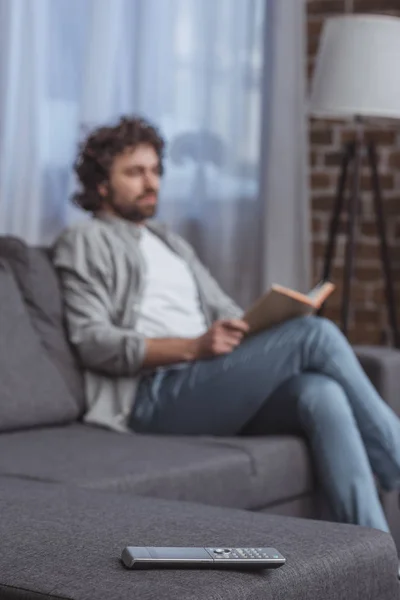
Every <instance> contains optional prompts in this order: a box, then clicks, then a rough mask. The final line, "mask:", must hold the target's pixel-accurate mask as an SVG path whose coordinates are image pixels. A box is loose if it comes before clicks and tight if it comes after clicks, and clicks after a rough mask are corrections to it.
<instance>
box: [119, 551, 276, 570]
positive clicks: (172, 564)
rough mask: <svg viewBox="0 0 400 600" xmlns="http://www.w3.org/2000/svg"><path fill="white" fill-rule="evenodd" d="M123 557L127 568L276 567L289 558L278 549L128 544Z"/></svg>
mask: <svg viewBox="0 0 400 600" xmlns="http://www.w3.org/2000/svg"><path fill="white" fill-rule="evenodd" d="M121 560H122V562H123V564H124V565H125V567H126V568H127V569H152V568H153V569H160V568H172V569H182V568H187V569H198V568H217V569H221V568H222V569H276V568H277V567H282V566H283V565H284V564H285V562H286V559H285V558H284V557H283V556H282V554H280V553H279V552H278V551H277V550H275V548H190V547H189V548H177V547H171V546H170V547H161V548H155V547H140V546H127V547H126V548H124V550H123V551H122V556H121Z"/></svg>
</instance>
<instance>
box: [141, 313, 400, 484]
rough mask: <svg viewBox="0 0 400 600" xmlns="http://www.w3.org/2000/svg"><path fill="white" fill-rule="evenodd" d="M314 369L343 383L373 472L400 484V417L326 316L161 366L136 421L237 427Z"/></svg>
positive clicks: (201, 430)
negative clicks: (217, 353) (221, 352)
mask: <svg viewBox="0 0 400 600" xmlns="http://www.w3.org/2000/svg"><path fill="white" fill-rule="evenodd" d="M308 371H312V372H315V373H319V374H321V375H326V376H327V377H329V378H331V379H333V380H334V381H336V382H337V383H338V384H339V385H340V386H341V388H342V389H343V391H344V393H345V394H346V396H347V398H348V401H349V404H350V407H351V409H352V412H353V415H354V418H355V421H356V423H357V425H358V428H359V430H360V433H361V436H362V438H363V440H364V444H365V446H366V449H367V453H368V457H369V460H370V462H371V465H372V468H373V470H374V472H375V474H376V475H377V476H378V478H379V479H380V482H381V483H382V485H384V486H385V487H386V488H389V489H390V488H393V489H394V488H396V487H400V420H399V419H398V417H397V416H396V415H395V413H394V412H393V411H392V410H391V409H390V408H389V407H388V406H387V405H386V404H385V403H384V402H383V400H382V399H381V398H380V396H379V395H378V393H377V392H376V390H375V388H374V387H373V385H372V384H371V383H370V381H369V379H368V378H367V376H366V375H365V373H364V371H363V369H362V367H361V365H360V364H359V362H358V360H357V358H356V356H355V354H354V352H353V350H352V349H351V347H350V345H349V344H348V342H347V340H346V338H345V337H344V336H343V335H342V334H341V332H340V331H339V329H338V328H337V327H336V326H335V325H334V324H333V323H331V322H330V321H328V320H326V319H320V318H317V317H306V318H300V319H294V320H291V321H287V322H286V323H284V324H283V325H280V326H278V327H274V328H272V329H271V330H268V331H266V332H263V333H261V334H259V335H257V336H254V337H251V338H248V339H246V340H245V341H244V342H243V343H242V344H241V345H240V346H239V347H238V348H237V349H236V350H235V351H234V352H232V353H231V354H229V355H227V356H223V357H219V358H215V359H212V360H208V361H198V362H195V363H193V364H191V365H189V366H187V367H185V368H183V369H179V370H176V371H175V370H173V369H172V370H169V371H167V372H160V373H158V374H157V375H156V376H155V377H154V379H153V380H152V381H151V383H150V382H148V383H146V382H145V383H144V385H143V386H142V388H141V393H140V394H139V397H138V398H137V402H136V404H135V407H134V411H133V415H132V417H133V419H132V425H133V427H134V428H135V429H143V430H147V431H154V432H158V433H171V434H188V435H190V434H214V435H232V434H235V433H238V432H239V431H240V430H241V429H242V428H243V427H244V425H245V424H246V423H248V422H249V421H250V420H251V419H252V418H253V417H254V416H255V415H256V414H257V412H258V411H259V410H260V408H261V407H262V405H263V404H264V403H265V402H268V398H269V397H270V396H271V395H272V394H273V393H274V391H276V390H277V389H278V387H280V386H281V385H282V384H283V383H284V382H286V381H287V380H289V379H290V378H291V377H293V376H294V375H299V374H301V373H304V372H308ZM146 385H147V386H148V389H147V390H145V389H144V388H145V387H146Z"/></svg>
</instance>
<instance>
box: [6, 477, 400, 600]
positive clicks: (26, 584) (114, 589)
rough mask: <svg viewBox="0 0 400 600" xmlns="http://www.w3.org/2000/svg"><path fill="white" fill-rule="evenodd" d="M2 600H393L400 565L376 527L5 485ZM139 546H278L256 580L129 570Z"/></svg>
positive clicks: (22, 484)
mask: <svg viewBox="0 0 400 600" xmlns="http://www.w3.org/2000/svg"><path fill="white" fill-rule="evenodd" d="M0 512H1V515H2V519H1V520H0V540H1V541H0V549H1V552H0V596H1V598H2V600H11V599H12V600H19V599H21V600H22V599H24V600H26V599H27V598H39V597H40V598H42V600H43V599H45V598H52V599H54V598H58V599H60V598H64V599H67V598H68V599H69V600H89V599H91V598H96V599H97V600H128V598H129V599H139V598H140V599H145V598H147V599H150V598H157V599H158V600H176V599H179V600H221V599H225V598H230V599H232V600H239V599H240V600H242V599H248V600H250V599H251V600H322V599H323V600H339V599H343V598H351V600H393V599H394V598H398V597H399V584H398V580H397V566H398V559H397V553H396V550H395V547H394V544H393V541H392V539H391V537H390V535H389V534H387V533H383V532H381V531H377V530H374V529H366V528H362V527H355V526H352V525H340V524H333V523H324V522H316V521H311V520H303V519H291V518H284V517H276V516H265V515H259V514H254V513H249V512H247V511H239V510H232V509H220V508H214V507H205V506H203V507H202V506H199V505H193V504H190V503H184V502H173V501H166V500H155V499H151V500H150V499H144V498H137V497H132V496H129V495H127V494H115V493H110V492H96V493H93V492H92V491H89V490H82V489H77V488H68V487H64V486H59V485H51V484H43V483H37V482H23V481H12V480H11V479H0ZM127 545H136V546H157V545H158V546H170V545H171V546H215V545H217V546H223V547H224V546H239V547H241V546H255V547H259V546H273V547H276V548H277V549H278V550H280V551H281V552H282V554H283V555H284V556H285V557H286V559H287V563H286V565H285V566H283V567H281V568H280V569H277V570H275V571H261V572H255V573H251V572H250V573H249V572H243V571H229V572H226V571H218V570H215V571H211V570H202V571H196V570H186V571H185V570H181V571H176V570H155V571H129V570H126V569H125V568H124V567H123V566H122V564H121V562H120V560H119V559H120V555H121V551H122V549H123V548H124V547H125V546H127Z"/></svg>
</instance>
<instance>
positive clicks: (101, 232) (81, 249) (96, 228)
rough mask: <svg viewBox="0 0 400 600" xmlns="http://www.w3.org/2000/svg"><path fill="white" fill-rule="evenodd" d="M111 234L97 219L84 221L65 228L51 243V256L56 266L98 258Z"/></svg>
mask: <svg viewBox="0 0 400 600" xmlns="http://www.w3.org/2000/svg"><path fill="white" fill-rule="evenodd" d="M110 234H111V235H112V232H111V231H109V228H107V227H106V225H105V224H104V223H102V222H101V221H99V220H97V219H86V220H82V221H79V222H77V223H74V224H73V225H70V226H68V227H66V228H65V229H64V230H63V231H62V232H61V233H60V234H59V236H58V237H57V238H56V240H55V241H54V243H53V248H52V250H53V251H52V254H53V260H54V262H55V263H56V264H61V263H63V264H66V263H71V264H72V263H75V262H76V261H77V260H79V261H81V260H87V259H90V258H93V257H95V256H97V257H100V255H102V254H103V251H102V250H106V249H107V247H108V245H109V244H107V242H106V240H107V238H108V236H109V235H110Z"/></svg>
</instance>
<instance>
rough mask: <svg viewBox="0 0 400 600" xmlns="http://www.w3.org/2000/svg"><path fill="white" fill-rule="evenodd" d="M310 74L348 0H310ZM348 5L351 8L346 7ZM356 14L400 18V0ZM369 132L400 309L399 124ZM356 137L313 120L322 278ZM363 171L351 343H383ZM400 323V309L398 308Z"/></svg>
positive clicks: (333, 312) (336, 310)
mask: <svg viewBox="0 0 400 600" xmlns="http://www.w3.org/2000/svg"><path fill="white" fill-rule="evenodd" d="M307 4H308V7H307V8H308V74H309V78H311V76H312V73H313V68H314V62H315V54H316V52H317V48H318V41H319V36H320V32H321V29H322V26H323V23H324V19H325V18H326V17H327V16H331V15H337V14H345V11H346V8H347V10H348V3H346V1H345V0H308V2H307ZM346 4H347V6H346ZM353 7H354V8H353V10H354V12H356V13H380V14H382V13H383V14H392V15H396V16H400V0H354V2H353ZM367 135H368V136H369V137H371V138H373V139H375V140H376V141H377V142H378V144H379V148H378V152H379V170H380V174H381V176H382V185H383V196H384V210H385V214H386V220H387V233H388V241H389V247H390V256H391V262H392V271H393V276H394V281H395V286H396V287H395V289H396V298H398V303H397V304H398V305H399V307H400V125H399V126H398V127H397V128H396V127H395V126H393V125H385V126H382V127H380V128H379V129H378V128H376V127H375V128H374V127H369V128H368V130H367ZM352 137H354V130H353V129H352V127H351V126H349V125H348V124H345V123H342V122H340V121H337V122H334V123H333V122H330V121H323V120H316V119H311V120H310V142H311V146H310V166H311V174H310V178H311V202H312V230H313V276H314V281H317V280H318V279H320V277H321V275H322V270H323V256H324V250H325V243H326V240H327V232H328V225H329V218H330V211H331V209H332V205H333V201H334V197H335V188H336V182H337V177H338V173H339V164H340V152H341V147H342V143H343V142H345V141H348V140H349V139H352ZM367 173H368V171H366V170H365V169H364V176H363V181H362V188H363V195H362V214H361V217H360V221H359V232H358V234H357V252H356V261H355V263H356V268H355V273H354V279H353V284H352V310H351V316H350V331H349V338H350V341H351V342H353V343H357V344H358V343H361V344H364V343H365V344H381V343H387V342H388V341H390V335H389V332H388V327H387V315H386V308H385V296H384V279H383V273H382V268H381V263H380V254H379V245H378V239H377V236H376V230H375V226H374V220H373V210H372V209H373V206H372V198H371V184H370V181H369V178H368V176H367ZM343 225H344V223H343V222H342V224H341V232H342V233H341V234H340V236H339V240H338V246H337V252H336V256H335V260H334V268H333V277H332V279H333V281H334V282H335V283H336V284H337V286H338V290H337V292H335V294H334V295H333V296H332V298H331V300H330V301H329V302H328V303H327V308H326V312H325V314H326V316H327V317H329V318H331V319H333V320H334V321H336V322H339V317H340V294H341V290H342V275H343V262H344V249H345V237H344V235H343V231H344V227H343ZM399 321H400V310H399Z"/></svg>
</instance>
